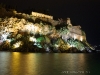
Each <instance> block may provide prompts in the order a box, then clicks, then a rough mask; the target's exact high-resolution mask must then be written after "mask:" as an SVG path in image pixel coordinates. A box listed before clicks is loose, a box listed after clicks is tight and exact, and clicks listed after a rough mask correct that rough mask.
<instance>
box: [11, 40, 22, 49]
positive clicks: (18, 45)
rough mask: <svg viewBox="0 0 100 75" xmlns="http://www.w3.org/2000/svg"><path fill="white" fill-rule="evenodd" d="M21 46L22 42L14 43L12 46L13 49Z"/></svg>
mask: <svg viewBox="0 0 100 75" xmlns="http://www.w3.org/2000/svg"><path fill="white" fill-rule="evenodd" d="M21 45H22V42H21V41H19V42H17V43H15V44H14V45H13V48H18V47H20V46H21Z"/></svg>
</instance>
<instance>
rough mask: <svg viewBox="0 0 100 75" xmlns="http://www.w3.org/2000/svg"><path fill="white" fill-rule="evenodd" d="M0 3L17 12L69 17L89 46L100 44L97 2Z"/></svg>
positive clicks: (99, 3)
mask: <svg viewBox="0 0 100 75" xmlns="http://www.w3.org/2000/svg"><path fill="white" fill-rule="evenodd" d="M0 2H1V3H4V4H7V5H11V6H13V7H16V9H17V10H18V11H23V10H26V9H30V8H33V9H34V10H46V11H48V12H49V14H50V15H53V16H54V18H55V19H57V18H62V19H66V18H67V17H70V18H71V22H72V24H73V25H80V26H81V27H82V30H84V31H85V32H86V37H87V41H88V42H89V43H90V44H92V45H98V44H100V21H99V20H100V1H99V0H0Z"/></svg>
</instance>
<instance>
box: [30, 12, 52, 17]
mask: <svg viewBox="0 0 100 75" xmlns="http://www.w3.org/2000/svg"><path fill="white" fill-rule="evenodd" d="M32 15H33V16H35V17H40V18H48V19H53V16H49V15H45V14H42V13H37V12H32Z"/></svg>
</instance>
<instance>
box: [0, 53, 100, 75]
mask: <svg viewBox="0 0 100 75" xmlns="http://www.w3.org/2000/svg"><path fill="white" fill-rule="evenodd" d="M90 56H91V57H90ZM99 56H100V55H99ZM90 58H93V56H92V55H89V54H81V53H80V54H77V53H76V54H66V53H61V54H59V53H54V54H53V53H51V54H48V53H20V52H0V75H74V74H76V75H92V74H90V73H88V72H89V71H94V69H91V68H93V67H92V66H91V65H89V64H93V62H89V61H92V60H93V59H90ZM98 59H99V58H98ZM94 60H95V59H94ZM95 61H96V60H95ZM96 62H98V63H97V65H98V64H99V63H100V61H96ZM89 67H90V68H89ZM94 67H95V66H94ZM98 67H99V66H98ZM87 71H88V72H87ZM97 71H98V70H97ZM98 72H99V71H98ZM94 73H95V72H94Z"/></svg>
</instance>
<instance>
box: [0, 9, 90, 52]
mask: <svg viewBox="0 0 100 75" xmlns="http://www.w3.org/2000/svg"><path fill="white" fill-rule="evenodd" d="M2 9H3V8H2ZM0 11H2V10H0ZM3 11H5V13H4V15H2V14H1V13H0V17H1V18H0V46H1V50H2V49H4V48H6V49H10V50H12V51H14V50H17V51H20V50H24V49H23V48H25V49H26V50H27V51H30V50H31V51H32V50H33V51H38V49H40V48H41V49H42V51H51V52H52V51H53V52H64V51H67V50H70V48H71V47H74V48H76V49H77V50H78V51H83V50H85V49H86V47H89V48H91V47H90V46H89V44H88V43H87V42H86V36H85V33H84V32H83V31H82V30H81V27H80V26H73V25H72V24H71V21H70V19H68V20H67V22H66V23H63V21H61V20H58V21H57V20H53V16H49V15H45V14H41V13H37V12H35V13H33V12H32V14H31V15H29V14H25V13H17V11H15V10H13V11H9V12H8V11H6V9H5V10H3ZM10 12H12V13H13V14H11V15H10V16H9V15H8V13H10ZM63 24H64V25H63ZM58 25H59V26H60V28H59V29H57V28H56V27H55V26H58ZM27 46H28V47H27Z"/></svg>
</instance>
